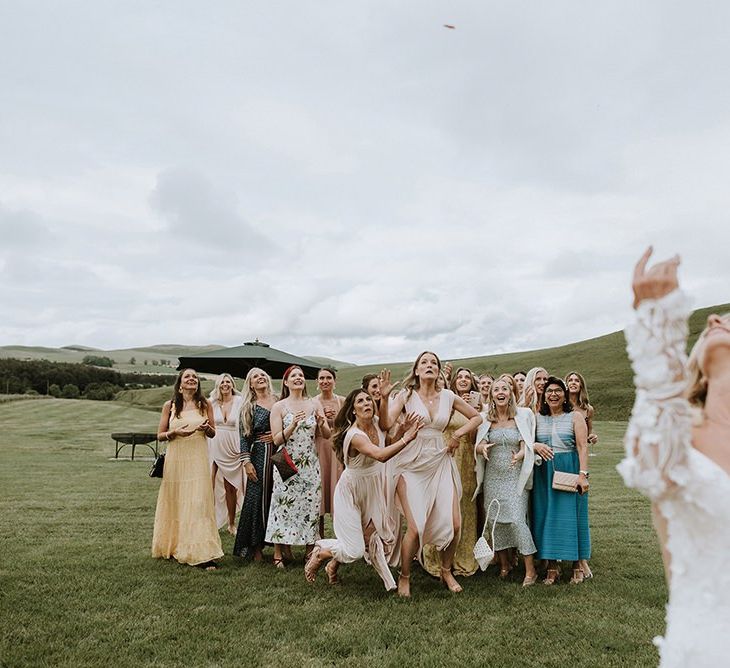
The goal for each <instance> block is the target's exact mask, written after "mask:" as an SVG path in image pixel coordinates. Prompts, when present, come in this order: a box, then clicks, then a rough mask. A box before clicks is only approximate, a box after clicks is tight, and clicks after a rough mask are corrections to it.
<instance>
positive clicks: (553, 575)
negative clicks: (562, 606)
mask: <svg viewBox="0 0 730 668" xmlns="http://www.w3.org/2000/svg"><path fill="white" fill-rule="evenodd" d="M559 578H560V569H559V568H548V570H547V575H546V576H545V579H544V580H543V581H542V583H543V584H545V585H554V584H555V583H556V582H557V580H558V579H559Z"/></svg>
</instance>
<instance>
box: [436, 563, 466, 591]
mask: <svg viewBox="0 0 730 668" xmlns="http://www.w3.org/2000/svg"><path fill="white" fill-rule="evenodd" d="M444 575H446V576H450V577H451V582H448V581H447V580H446V577H444ZM440 580H441V582H442V583H443V585H444V586H445V587H446V588H447V589H448V590H449V591H450V592H451V593H452V594H459V593H461V592H462V591H464V590H463V589H462V587H461V585H460V584H459V583H458V582H457V581H456V578H455V577H454V574H453V573H452V572H451V569H450V568H442V569H441V577H440Z"/></svg>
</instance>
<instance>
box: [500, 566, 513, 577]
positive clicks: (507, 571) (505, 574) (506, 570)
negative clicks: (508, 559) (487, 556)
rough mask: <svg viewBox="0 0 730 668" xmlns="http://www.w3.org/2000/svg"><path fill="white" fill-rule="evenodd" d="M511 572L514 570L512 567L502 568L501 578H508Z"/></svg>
mask: <svg viewBox="0 0 730 668" xmlns="http://www.w3.org/2000/svg"><path fill="white" fill-rule="evenodd" d="M511 572H512V569H511V568H501V569H500V570H499V579H500V580H506V579H507V578H509V576H510V573H511Z"/></svg>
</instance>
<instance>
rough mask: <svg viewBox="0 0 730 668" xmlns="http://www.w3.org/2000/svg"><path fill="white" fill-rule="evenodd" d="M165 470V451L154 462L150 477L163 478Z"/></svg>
mask: <svg viewBox="0 0 730 668" xmlns="http://www.w3.org/2000/svg"><path fill="white" fill-rule="evenodd" d="M164 472H165V453H164V452H163V453H162V454H159V455H157V459H155V463H154V464H152V468H151V469H150V478H162V476H163V473H164Z"/></svg>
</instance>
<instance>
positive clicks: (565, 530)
mask: <svg viewBox="0 0 730 668" xmlns="http://www.w3.org/2000/svg"><path fill="white" fill-rule="evenodd" d="M535 440H536V441H537V442H538V443H544V444H545V445H547V446H549V447H550V448H551V449H552V451H553V453H554V455H555V458H554V459H553V460H551V461H545V462H543V463H542V465H541V466H536V467H535V472H534V478H533V486H532V536H533V538H534V539H535V546H536V547H537V558H538V559H549V560H562V561H578V560H579V559H590V558H591V532H590V529H589V527H588V495H587V494H582V495H581V494H577V493H575V492H561V491H559V490H556V489H553V488H552V484H553V472H554V471H566V472H568V473H578V471H579V470H580V463H579V461H578V451H577V450H576V447H575V432H574V431H573V413H562V414H561V415H556V416H554V417H553V416H551V415H538V416H537V433H536V438H535Z"/></svg>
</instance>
